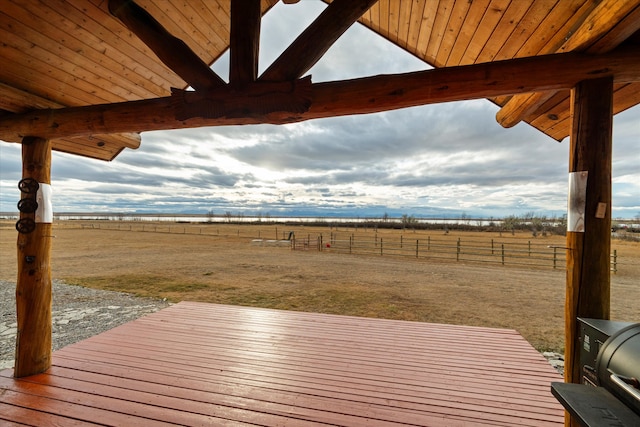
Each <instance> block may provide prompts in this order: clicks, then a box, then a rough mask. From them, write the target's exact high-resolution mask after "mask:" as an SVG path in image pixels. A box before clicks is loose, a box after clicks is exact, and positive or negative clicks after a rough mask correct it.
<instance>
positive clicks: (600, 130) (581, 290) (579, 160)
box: [564, 77, 613, 426]
mask: <svg viewBox="0 0 640 427" xmlns="http://www.w3.org/2000/svg"><path fill="white" fill-rule="evenodd" d="M571 101H572V102H571V108H572V111H571V113H572V124H571V143H570V145H571V146H570V154H569V172H583V171H586V172H587V184H586V191H585V194H584V195H575V194H570V197H583V198H584V220H583V225H582V227H581V228H582V230H583V231H581V230H576V231H568V232H567V248H568V249H567V289H566V304H565V371H564V372H565V381H566V382H568V383H577V382H579V380H580V366H579V360H580V345H579V338H580V330H579V328H578V323H577V320H576V319H577V317H590V318H596V319H608V318H609V309H610V305H609V302H610V272H609V268H610V260H609V253H610V249H611V161H612V128H613V80H612V79H611V78H610V77H604V78H600V79H594V80H586V81H582V82H580V83H578V84H577V85H576V87H575V88H574V89H573V90H572V92H571ZM569 227H570V229H571V227H572V226H571V225H569ZM565 424H566V425H567V426H569V425H571V426H573V425H577V423H576V421H575V420H571V419H570V417H569V416H568V415H567V417H566V422H565Z"/></svg>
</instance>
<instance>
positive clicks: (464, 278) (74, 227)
mask: <svg viewBox="0 0 640 427" xmlns="http://www.w3.org/2000/svg"><path fill="white" fill-rule="evenodd" d="M101 223H102V224H96V223H88V222H84V221H83V222H80V221H72V222H64V221H61V222H57V223H55V224H54V235H55V237H54V240H53V263H52V269H53V277H54V278H55V279H61V280H64V281H65V282H66V283H69V284H75V285H80V286H86V287H92V288H100V289H108V290H115V291H123V292H130V293H134V294H136V295H140V296H151V297H158V298H167V299H169V300H171V301H181V300H189V301H205V302H214V303H224V304H238V305H252V306H260V307H270V308H279V309H289V310H300V311H314V312H322V313H337V314H346V315H354V316H369V317H383V318H391V319H403V320H412V321H421V322H436V323H452V324H462V325H481V326H490V327H502V328H513V329H516V330H518V331H519V332H520V333H521V334H522V335H523V336H524V337H525V338H526V339H527V340H528V341H529V342H530V343H531V344H532V345H533V346H534V347H536V348H537V349H539V350H555V351H560V352H561V351H562V348H563V336H564V332H563V315H564V311H563V304H564V286H565V271H564V269H563V267H562V268H558V269H555V270H554V269H552V268H540V267H528V266H513V265H505V266H503V265H501V264H500V263H492V264H487V263H472V262H456V261H455V259H453V260H445V259H430V258H426V259H425V258H420V259H416V258H415V257H413V258H412V257H410V256H407V257H398V256H379V255H349V254H344V253H336V252H333V251H332V250H331V249H327V250H324V251H322V252H319V251H317V250H308V251H292V250H290V249H289V247H286V246H285V247H276V246H257V245H255V244H252V239H253V238H257V237H261V238H265V239H275V238H276V236H278V237H281V236H280V235H281V234H283V233H287V232H288V231H290V230H291V231H295V233H296V235H298V236H307V235H311V234H312V233H319V232H322V233H323V235H329V233H344V234H353V235H357V238H358V239H359V240H362V239H364V238H367V236H368V238H372V236H373V233H374V232H376V233H378V235H379V236H380V237H384V238H385V240H386V241H389V240H391V239H394V238H395V239H397V238H399V234H402V235H403V238H405V239H411V240H413V241H415V239H418V238H419V239H426V238H427V237H428V236H438V238H443V237H444V233H443V232H442V231H429V232H427V231H419V232H413V231H407V230H404V231H403V230H378V231H374V230H372V229H369V230H364V229H362V228H359V229H353V228H349V229H347V228H338V229H336V228H331V229H330V228H329V227H325V228H313V227H305V226H284V225H276V224H265V225H259V226H258V225H241V226H238V225H232V224H167V223H156V224H152V223H148V222H146V223H144V231H142V230H143V228H142V227H143V225H142V224H141V223H134V224H132V223H129V222H121V223H118V222H117V221H109V222H108V224H107V222H106V221H101ZM98 226H99V227H101V228H100V229H97V228H91V227H98ZM105 227H107V228H108V227H120V229H119V230H118V229H105ZM169 227H171V228H172V230H169V229H168V228H169ZM130 228H131V231H130V230H129V229H130ZM276 228H278V231H276ZM16 234H17V233H16V231H15V229H14V222H13V221H1V222H0V257H1V258H0V259H1V263H0V279H1V280H11V281H15V277H16V262H15V256H16V255H15V253H16V248H15V242H16ZM446 238H450V239H452V242H455V240H456V239H457V238H464V239H471V238H473V239H476V240H483V239H484V240H486V242H489V241H490V240H491V239H492V238H493V239H496V240H499V239H501V240H505V239H511V240H517V239H521V240H522V241H527V240H531V239H533V238H532V236H531V233H524V232H523V233H520V234H518V233H516V235H515V236H512V235H511V234H508V235H499V234H498V233H480V232H475V233H474V232H466V233H463V232H455V231H452V232H450V233H448V234H447V235H446ZM535 241H536V243H544V244H546V245H549V246H552V245H557V246H563V245H564V237H563V236H548V237H538V238H536V239H535ZM613 248H614V249H617V252H618V256H619V257H620V258H619V259H620V262H621V265H620V266H619V268H618V273H617V274H615V275H612V318H614V319H618V320H635V321H640V305H638V304H637V302H638V301H640V243H638V242H629V241H620V240H614V241H613ZM563 265H564V264H563Z"/></svg>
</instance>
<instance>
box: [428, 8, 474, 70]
mask: <svg viewBox="0 0 640 427" xmlns="http://www.w3.org/2000/svg"><path fill="white" fill-rule="evenodd" d="M470 7H471V3H470V2H466V1H457V2H455V3H454V4H453V8H452V9H451V16H449V22H448V23H447V28H446V30H445V33H444V38H443V39H442V43H441V45H440V49H438V54H437V55H436V59H435V64H437V65H438V66H445V65H446V64H448V63H449V56H450V55H451V48H452V47H453V45H454V43H455V41H456V39H457V38H458V36H459V34H460V29H461V28H462V25H463V23H464V20H465V19H466V17H467V13H469V8H470Z"/></svg>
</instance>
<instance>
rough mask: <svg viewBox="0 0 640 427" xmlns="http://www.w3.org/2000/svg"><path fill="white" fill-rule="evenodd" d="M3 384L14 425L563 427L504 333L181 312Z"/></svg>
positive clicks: (216, 310) (226, 310)
mask: <svg viewBox="0 0 640 427" xmlns="http://www.w3.org/2000/svg"><path fill="white" fill-rule="evenodd" d="M11 374H12V371H11V370H5V371H3V372H0V404H1V405H2V406H0V408H4V409H7V411H3V412H2V414H3V415H2V416H4V417H5V418H4V419H6V420H7V421H11V422H14V423H24V422H25V420H29V421H32V420H34V419H36V420H37V419H38V418H37V417H33V416H30V415H29V414H32V413H34V412H33V411H39V412H37V414H39V415H38V416H39V417H44V418H42V419H43V420H46V419H47V417H49V416H51V417H54V414H59V415H55V417H70V419H72V420H74V421H76V422H79V423H85V424H78V425H92V424H91V423H98V422H100V423H103V424H106V425H124V424H123V422H125V421H124V420H125V419H127V417H132V418H129V419H128V421H126V422H125V424H126V423H129V424H130V425H133V424H131V422H132V421H131V420H133V419H135V420H136V421H135V425H250V424H251V425H268V426H276V425H295V426H305V425H348V426H359V425H363V426H364V425H374V426H376V425H379V426H399V425H403V426H404V425H422V426H429V425H432V426H443V425H445V426H489V425H493V426H532V427H533V426H560V425H562V424H563V410H562V407H561V406H560V404H559V403H558V402H556V401H555V399H554V398H553V396H551V393H550V392H549V385H550V383H551V382H552V381H558V380H561V378H560V376H559V375H558V374H557V373H556V372H555V371H554V370H553V369H552V368H551V367H550V366H549V364H548V363H547V362H546V360H545V359H544V358H543V357H542V356H541V355H540V354H538V353H537V352H536V351H535V350H534V349H533V348H532V347H531V346H530V345H529V344H528V343H527V342H526V341H525V340H524V339H523V338H522V337H521V336H520V335H519V334H517V332H515V331H513V330H505V329H492V328H482V327H465V326H456V325H436V324H425V323H419V322H405V321H396V320H383V319H367V318H358V317H349V316H338V315H326V314H317V313H302V312H290V311H278V310H269V309H260V308H250V307H237V306H224V305H213V304H204V303H184V302H183V303H180V304H177V305H174V306H172V307H170V308H168V309H165V310H161V311H160V312H157V313H154V314H152V315H149V316H146V317H144V318H142V319H138V320H136V321H134V322H130V323H127V324H125V325H122V326H120V327H118V328H115V329H113V330H111V331H108V332H105V333H103V334H100V335H98V336H95V337H92V338H90V339H88V340H85V341H82V342H80V343H76V344H74V345H71V346H68V347H65V348H63V349H61V350H58V351H56V352H55V353H54V357H53V367H52V368H51V369H50V370H48V371H47V372H46V373H44V374H40V375H35V376H32V377H28V378H24V379H20V380H15V379H13V378H11ZM94 411H95V414H93V415H91V416H89V415H88V414H87V412H91V413H94ZM5 412H6V413H7V414H10V415H4V414H5ZM107 414H108V415H107ZM2 416H0V420H3V418H2ZM138 418H139V419H138ZM63 419H64V418H63ZM59 421H60V419H55V420H54V418H51V421H50V422H48V424H53V425H55V423H56V422H58V423H59ZM86 423H88V424H86ZM118 423H120V424H118ZM145 423H146V424H145ZM162 423H165V424H162ZM45 424H47V423H45V422H43V423H42V424H38V423H34V424H33V425H45ZM59 424H60V423H59ZM18 425H19V424H18ZM28 425H31V424H28ZM62 425H66V424H64V423H62ZM69 425H71V424H69Z"/></svg>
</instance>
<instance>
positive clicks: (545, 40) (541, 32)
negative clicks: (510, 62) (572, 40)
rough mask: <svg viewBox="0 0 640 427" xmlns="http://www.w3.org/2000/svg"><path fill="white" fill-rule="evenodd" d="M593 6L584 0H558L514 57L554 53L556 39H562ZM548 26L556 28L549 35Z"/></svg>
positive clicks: (556, 44) (556, 43)
mask: <svg viewBox="0 0 640 427" xmlns="http://www.w3.org/2000/svg"><path fill="white" fill-rule="evenodd" d="M593 7H595V3H593V2H584V0H560V1H559V2H558V3H557V4H556V5H555V7H554V8H553V9H552V10H551V11H550V12H549V14H548V15H547V16H546V17H545V19H544V21H542V22H540V25H538V26H537V28H536V29H535V31H534V32H533V33H532V34H531V37H529V38H528V39H527V41H526V42H525V43H524V44H523V45H522V46H521V47H520V49H518V52H517V53H516V55H515V56H516V57H518V58H523V57H529V56H534V55H543V54H548V53H555V50H554V49H557V47H558V41H559V40H564V38H566V37H567V36H568V35H569V34H571V30H572V29H574V28H575V25H576V23H577V22H580V20H581V19H583V17H585V16H587V15H588V14H589V12H590V11H591V10H592V9H593ZM549 28H557V30H556V31H554V32H553V33H552V34H551V36H550V34H549Z"/></svg>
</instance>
